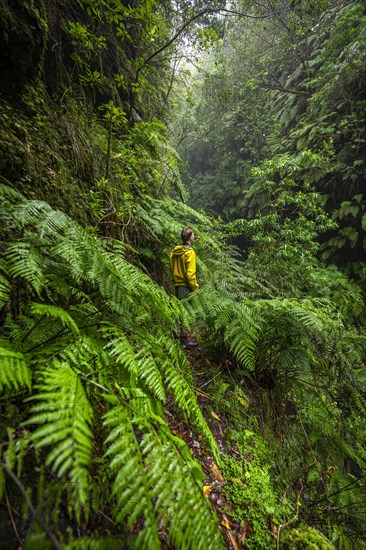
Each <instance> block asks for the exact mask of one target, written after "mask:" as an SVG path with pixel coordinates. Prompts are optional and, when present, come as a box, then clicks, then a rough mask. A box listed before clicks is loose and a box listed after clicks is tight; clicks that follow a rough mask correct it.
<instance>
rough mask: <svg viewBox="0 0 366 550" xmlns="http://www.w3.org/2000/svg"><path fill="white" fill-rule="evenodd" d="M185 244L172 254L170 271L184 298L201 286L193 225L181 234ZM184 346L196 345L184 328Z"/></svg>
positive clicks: (176, 288)
mask: <svg viewBox="0 0 366 550" xmlns="http://www.w3.org/2000/svg"><path fill="white" fill-rule="evenodd" d="M180 236H181V238H182V242H183V244H181V245H177V246H176V247H175V248H174V250H173V252H172V253H171V254H170V271H171V273H172V276H173V280H174V286H175V295H176V297H177V298H178V300H184V298H187V296H189V294H191V292H194V291H195V290H197V289H198V288H199V285H198V283H197V279H196V253H195V251H194V250H193V248H192V244H193V242H194V233H193V229H192V228H191V227H183V229H182V231H181V234H180ZM180 340H181V344H182V345H183V346H196V345H197V344H196V342H192V341H191V340H190V339H189V337H188V335H187V334H186V333H185V331H184V330H183V329H181V334H180Z"/></svg>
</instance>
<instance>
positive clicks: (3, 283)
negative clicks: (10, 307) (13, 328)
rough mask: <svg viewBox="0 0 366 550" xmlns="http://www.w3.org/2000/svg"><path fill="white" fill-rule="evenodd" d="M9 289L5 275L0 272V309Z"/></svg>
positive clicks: (4, 302)
mask: <svg viewBox="0 0 366 550" xmlns="http://www.w3.org/2000/svg"><path fill="white" fill-rule="evenodd" d="M10 290H11V284H10V282H9V280H8V279H7V277H6V276H5V275H3V274H2V273H0V309H1V308H2V307H3V306H4V305H5V304H6V302H7V300H8V297H9V294H10Z"/></svg>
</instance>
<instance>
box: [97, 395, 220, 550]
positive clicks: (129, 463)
mask: <svg viewBox="0 0 366 550" xmlns="http://www.w3.org/2000/svg"><path fill="white" fill-rule="evenodd" d="M104 422H105V425H106V427H108V428H109V429H111V432H110V434H109V436H108V437H107V440H106V444H107V446H108V448H107V451H106V455H107V456H109V457H111V463H110V468H111V470H112V471H113V472H114V473H115V481H114V489H113V492H114V495H115V498H116V507H115V514H116V519H117V521H119V522H121V521H123V520H124V518H125V517H128V523H129V525H133V524H134V523H135V522H136V521H137V519H138V518H139V517H141V516H142V517H143V519H144V523H143V528H142V529H141V530H140V532H139V534H138V536H137V539H136V547H137V548H138V547H142V548H149V549H150V548H151V549H152V550H154V549H155V548H156V549H158V548H160V546H161V542H160V540H159V536H158V531H157V523H159V522H162V523H163V524H164V525H165V526H166V528H167V531H168V537H169V539H170V540H171V542H172V543H173V544H174V546H175V548H177V549H193V548H194V549H196V548H197V549H202V550H203V549H205V550H209V549H211V548H212V549H215V550H216V549H219V548H222V547H223V546H222V539H221V535H220V532H219V530H218V529H217V525H216V521H217V520H216V518H214V516H213V513H212V510H211V509H210V507H209V504H208V502H207V500H206V499H205V497H204V495H203V493H202V489H201V487H200V483H199V482H200V481H202V479H203V473H202V470H201V468H200V465H199V464H198V463H196V461H195V460H194V459H193V457H192V455H191V453H190V451H189V449H188V447H187V446H186V444H185V443H184V441H182V440H180V439H179V438H177V437H175V436H173V435H172V434H171V433H170V432H169V429H168V427H167V425H166V424H165V422H163V420H162V419H161V418H159V417H155V418H154V417H151V418H150V419H144V418H143V417H133V416H132V417H131V416H130V415H129V414H127V412H126V410H125V409H123V407H122V406H120V405H118V406H117V407H113V408H112V409H111V410H110V411H109V412H108V413H107V414H106V415H105V419H104ZM137 433H139V434H140V437H141V434H142V439H141V442H140V443H139V442H138V441H139V439H140V438H139V439H138V438H137ZM162 472H163V473H162Z"/></svg>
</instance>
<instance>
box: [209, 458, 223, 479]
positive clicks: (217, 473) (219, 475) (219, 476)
mask: <svg viewBox="0 0 366 550" xmlns="http://www.w3.org/2000/svg"><path fill="white" fill-rule="evenodd" d="M210 468H211V472H212V474H213V475H214V477H215V479H216V480H217V481H224V476H223V475H222V473H221V472H220V470H219V469H218V467H217V466H216V464H215V462H213V463H212V464H211V466H210Z"/></svg>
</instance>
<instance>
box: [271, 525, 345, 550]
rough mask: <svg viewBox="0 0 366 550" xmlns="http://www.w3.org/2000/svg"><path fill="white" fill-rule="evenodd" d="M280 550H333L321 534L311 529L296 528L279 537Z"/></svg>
mask: <svg viewBox="0 0 366 550" xmlns="http://www.w3.org/2000/svg"><path fill="white" fill-rule="evenodd" d="M281 548H282V550H334V546H333V545H332V544H331V543H330V542H329V541H328V540H327V539H326V538H325V536H324V535H322V533H320V532H319V531H317V530H316V529H313V528H312V527H298V528H297V529H291V530H289V531H285V532H284V533H283V534H282V535H281Z"/></svg>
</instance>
